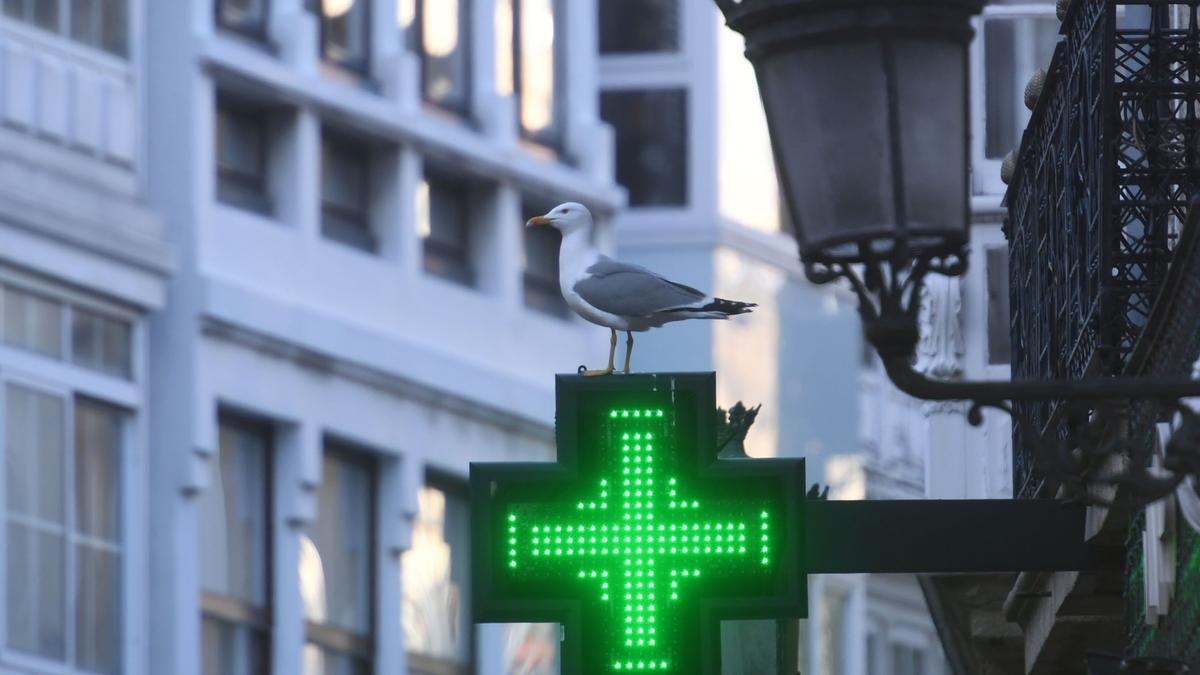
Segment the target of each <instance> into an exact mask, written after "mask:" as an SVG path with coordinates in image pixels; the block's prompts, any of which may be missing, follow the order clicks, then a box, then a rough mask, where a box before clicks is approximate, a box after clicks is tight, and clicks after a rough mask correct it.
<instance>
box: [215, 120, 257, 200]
mask: <svg viewBox="0 0 1200 675" xmlns="http://www.w3.org/2000/svg"><path fill="white" fill-rule="evenodd" d="M216 124H217V129H216V134H215V136H216V138H215V143H216V148H215V154H216V158H217V160H216V163H217V199H219V200H221V201H222V202H224V203H226V204H230V205H232V206H237V207H240V208H244V209H249V210H251V211H257V212H259V213H270V211H271V198H270V191H269V189H268V176H267V171H268V157H267V153H268V149H269V136H268V132H267V114H266V111H265V110H262V109H256V108H253V107H251V106H248V105H245V104H239V103H234V102H232V101H229V100H226V99H223V98H221V97H218V99H217V116H216Z"/></svg>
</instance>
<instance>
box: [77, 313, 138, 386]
mask: <svg viewBox="0 0 1200 675" xmlns="http://www.w3.org/2000/svg"><path fill="white" fill-rule="evenodd" d="M131 333H132V327H131V326H130V325H129V322H128V321H122V320H120V319H114V318H112V317H107V316H104V315H102V314H98V313H96V312H93V311H90V310H86V309H83V308H81V307H72V308H71V361H72V362H73V363H76V364H78V365H81V366H83V367H85V368H91V369H93V370H98V371H100V372H103V373H108V374H110V375H118V376H120V377H128V376H129V366H130V359H131V351H132V348H133V346H132V343H131Z"/></svg>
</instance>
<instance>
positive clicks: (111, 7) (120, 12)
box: [99, 0, 129, 56]
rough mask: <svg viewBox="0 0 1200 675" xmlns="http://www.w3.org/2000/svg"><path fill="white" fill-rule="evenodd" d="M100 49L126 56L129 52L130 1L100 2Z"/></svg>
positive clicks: (113, 0)
mask: <svg viewBox="0 0 1200 675" xmlns="http://www.w3.org/2000/svg"><path fill="white" fill-rule="evenodd" d="M99 2H101V3H102V4H101V10H100V11H101V15H100V48H101V49H103V50H104V51H106V52H109V53H110V54H116V55H117V56H125V54H126V53H127V52H128V51H129V45H128V43H129V17H128V7H127V2H128V0H99Z"/></svg>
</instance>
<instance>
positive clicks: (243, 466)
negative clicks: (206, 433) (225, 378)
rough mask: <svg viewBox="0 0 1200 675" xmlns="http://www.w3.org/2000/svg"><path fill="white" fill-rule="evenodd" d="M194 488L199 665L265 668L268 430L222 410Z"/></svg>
mask: <svg viewBox="0 0 1200 675" xmlns="http://www.w3.org/2000/svg"><path fill="white" fill-rule="evenodd" d="M218 425H219V431H218V442H219V450H218V456H217V458H216V466H214V467H213V470H212V472H211V479H210V481H209V487H208V489H207V490H206V491H205V492H204V493H202V494H201V496H200V522H201V530H200V536H201V545H200V574H201V588H202V590H203V593H202V596H201V602H200V604H201V607H202V609H203V612H204V616H203V620H202V629H201V639H202V657H203V672H204V674H205V675H255V674H256V673H265V672H269V670H270V667H269V665H268V663H269V659H268V655H269V654H270V643H271V640H270V626H271V620H270V611H269V607H270V587H271V584H270V569H271V546H270V540H269V532H270V513H271V506H270V504H271V491H270V486H271V469H270V467H271V462H270V460H271V457H270V453H271V432H270V428H269V427H267V426H266V425H263V424H260V423H256V422H252V421H250V420H245V419H241V418H236V417H232V416H228V415H223V416H222V417H221V419H220V421H219V422H218Z"/></svg>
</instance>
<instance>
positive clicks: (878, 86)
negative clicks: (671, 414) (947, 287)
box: [717, 0, 983, 263]
mask: <svg viewBox="0 0 1200 675" xmlns="http://www.w3.org/2000/svg"><path fill="white" fill-rule="evenodd" d="M717 4H718V6H720V8H721V10H722V11H723V12H724V13H725V17H726V21H727V22H728V24H729V26H730V27H731V28H733V29H734V30H736V31H738V32H739V33H741V34H742V35H743V36H745V38H746V58H748V59H749V60H750V62H751V63H752V64H753V65H754V70H755V73H756V75H757V78H758V86H759V91H760V93H761V95H762V101H763V107H764V109H765V111H766V117H767V125H768V128H769V130H770V134H771V143H772V147H773V150H774V155H775V164H776V167H777V168H778V170H779V173H780V180H781V183H782V185H783V188H784V192H785V195H786V199H787V203H788V207H789V208H790V210H791V216H792V222H793V224H794V227H795V230H796V231H795V235H796V239H797V241H798V242H799V244H800V256H801V258H802V259H803V260H804V261H805V262H806V263H814V262H818V263H819V262H826V263H828V262H835V261H842V262H863V261H865V260H867V259H870V258H881V257H882V258H889V259H891V258H892V257H893V256H894V255H899V256H913V255H922V254H923V255H931V256H942V255H949V254H953V253H958V252H961V251H962V250H963V248H964V247H965V246H966V242H967V228H968V224H969V216H968V204H969V202H968V180H969V178H968V160H969V153H968V129H969V121H968V109H967V94H968V87H967V72H968V67H967V46H968V44H969V42H970V40H971V35H972V29H971V23H970V22H971V16H972V15H974V14H977V13H978V12H979V11H980V9H981V8H982V5H983V2H982V0H740V1H735V0H717Z"/></svg>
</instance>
